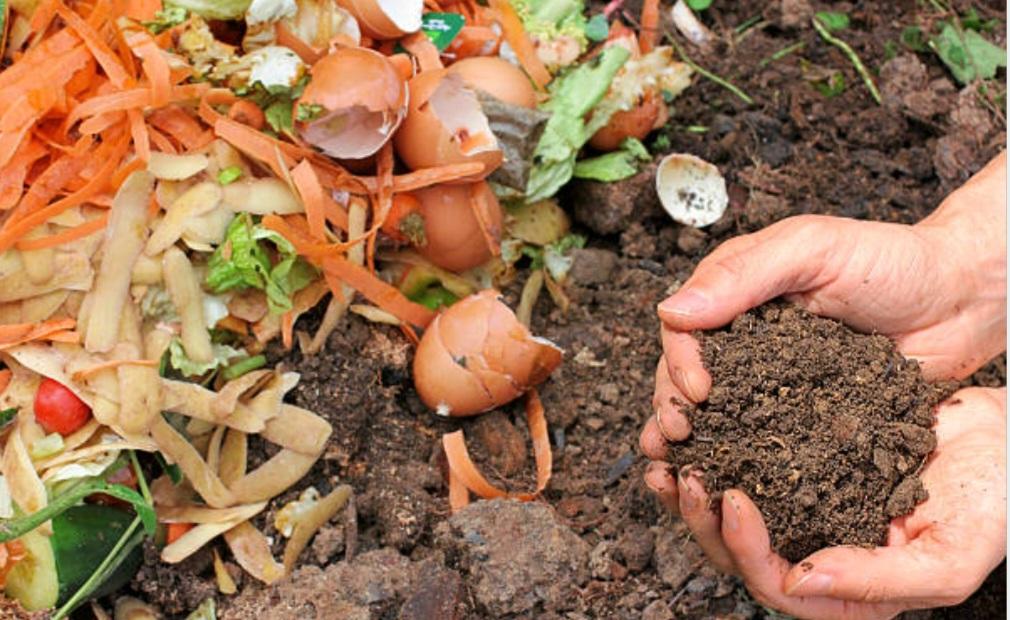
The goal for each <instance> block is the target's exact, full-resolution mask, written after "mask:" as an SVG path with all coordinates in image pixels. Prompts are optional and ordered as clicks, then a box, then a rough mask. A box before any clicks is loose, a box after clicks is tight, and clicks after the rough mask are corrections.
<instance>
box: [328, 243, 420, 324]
mask: <svg viewBox="0 0 1010 620" xmlns="http://www.w3.org/2000/svg"><path fill="white" fill-rule="evenodd" d="M322 268H323V272H324V273H325V274H326V275H327V276H328V277H327V283H328V284H329V285H330V289H331V290H333V291H336V290H338V289H339V288H340V286H339V284H340V283H341V282H342V283H344V284H347V285H348V286H350V287H351V288H353V289H354V290H356V291H358V292H359V293H361V294H362V295H363V296H364V297H365V299H367V300H368V301H370V302H372V303H373V304H375V305H376V306H378V307H379V308H382V309H383V310H385V311H386V312H388V313H390V314H392V315H393V316H395V317H396V318H398V319H400V320H401V321H404V322H406V323H410V324H411V325H416V326H418V327H425V326H427V325H428V323H430V322H431V320H432V319H433V318H435V313H434V312H432V311H431V310H429V309H428V308H426V307H425V306H422V305H421V304H417V303H414V302H412V301H410V300H409V299H407V298H406V297H404V295H403V293H401V292H400V290H399V289H398V288H396V287H395V286H391V285H389V284H387V283H386V282H383V281H382V280H380V279H379V278H378V276H376V275H375V274H373V273H371V272H369V271H368V270H367V269H365V268H364V267H359V266H358V265H355V264H354V263H352V262H350V261H348V260H345V259H343V258H340V257H337V256H332V257H329V258H325V259H323V261H322ZM334 279H335V280H336V282H334Z"/></svg>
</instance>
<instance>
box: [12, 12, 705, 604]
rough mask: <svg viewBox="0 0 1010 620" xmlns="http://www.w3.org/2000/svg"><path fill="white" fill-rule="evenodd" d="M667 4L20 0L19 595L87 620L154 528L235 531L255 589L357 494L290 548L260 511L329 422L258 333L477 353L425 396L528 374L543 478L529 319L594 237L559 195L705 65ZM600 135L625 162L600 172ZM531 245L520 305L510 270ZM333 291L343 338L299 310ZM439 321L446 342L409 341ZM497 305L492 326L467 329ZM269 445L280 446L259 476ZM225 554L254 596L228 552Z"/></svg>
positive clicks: (487, 321)
mask: <svg viewBox="0 0 1010 620" xmlns="http://www.w3.org/2000/svg"><path fill="white" fill-rule="evenodd" d="M645 4H646V10H645V11H644V13H643V25H644V26H645V28H644V29H643V31H642V32H643V36H642V37H641V39H639V37H638V35H636V33H635V32H633V31H632V30H630V29H629V28H628V27H627V26H624V25H623V24H622V23H621V22H620V21H619V20H613V21H611V22H608V21H607V19H606V17H603V19H602V24H601V20H600V19H598V18H599V17H601V16H595V17H594V18H593V19H587V18H586V16H585V15H584V14H583V7H582V5H581V3H579V2H571V1H565V2H559V1H557V0H548V1H545V2H531V1H525V0H513V1H512V2H508V1H505V0H491V2H490V3H489V5H488V6H483V5H480V4H478V3H476V2H473V1H466V0H464V1H459V2H451V1H445V2H435V1H433V0H429V1H428V2H424V3H422V2H420V1H419V0H416V1H410V2H401V3H384V2H376V1H375V0H371V1H369V0H346V1H344V2H340V3H338V2H335V1H326V0H311V1H310V0H306V1H299V2H293V1H290V0H289V1H266V2H263V1H255V2H248V1H244V2H243V1H238V2H234V1H224V2H215V3H205V2H192V1H190V0H186V1H176V2H171V3H167V2H166V3H164V4H162V2H160V1H157V0H144V1H139V2H133V1H128V0H94V1H77V2H73V1H69V2H68V1H65V0H39V1H37V2H32V1H31V0H25V1H23V2H13V3H11V4H10V5H5V7H4V11H5V13H4V23H3V27H4V34H5V38H4V44H5V48H4V49H3V54H4V59H5V60H6V61H7V62H8V63H9V64H8V65H7V68H6V69H4V70H3V71H2V72H0V360H2V362H3V368H2V369H0V384H2V385H0V388H2V389H0V408H2V411H0V422H2V427H0V441H2V443H3V455H2V458H0V469H2V474H3V477H2V479H0V520H2V521H0V543H2V547H0V566H2V570H0V575H2V577H3V578H4V580H5V582H6V583H5V589H6V592H7V594H8V595H9V596H11V597H13V598H15V599H17V600H18V601H19V602H20V603H21V604H22V605H23V606H24V607H25V608H27V609H53V608H58V609H57V610H56V612H55V616H54V617H56V618H61V617H65V616H66V615H67V614H68V613H69V612H70V611H72V610H73V609H74V608H75V607H77V606H78V605H80V604H81V603H83V602H85V601H86V600H88V599H89V598H92V597H95V596H98V595H101V594H103V593H107V592H109V591H112V590H114V589H115V588H116V587H117V586H118V585H121V584H122V583H124V582H125V580H127V579H128V578H129V576H130V574H131V573H132V571H133V570H135V569H136V565H137V562H138V561H139V549H140V545H141V543H142V542H143V540H144V539H145V537H148V536H153V537H155V539H156V540H157V541H158V542H159V544H161V545H162V551H161V553H162V558H163V560H165V561H167V562H178V561H181V560H182V559H184V558H186V557H188V556H189V555H191V554H192V553H194V552H195V551H197V550H198V549H200V548H201V547H202V546H204V545H205V544H207V543H208V542H210V541H211V540H213V539H215V538H216V537H217V536H219V535H223V537H224V539H225V542H226V544H227V545H228V547H229V549H230V551H231V553H232V554H233V556H234V558H235V560H236V562H237V563H238V564H239V565H241V566H242V567H243V568H244V569H245V570H246V571H247V572H248V573H249V574H251V575H252V576H254V577H255V578H257V579H259V580H260V581H263V582H265V583H272V582H274V581H276V580H277V579H280V578H281V577H283V576H284V575H285V574H287V573H288V572H289V571H290V570H291V569H292V567H293V566H294V563H295V561H296V560H297V557H298V554H299V553H300V551H301V550H302V549H303V548H304V547H305V545H306V544H307V543H308V541H309V539H310V538H311V536H312V534H313V533H314V532H315V530H316V529H318V528H319V527H320V526H321V525H322V524H324V523H325V522H326V521H327V520H328V519H329V518H330V517H331V516H332V515H333V514H335V513H336V511H338V510H339V509H340V507H341V506H342V505H343V503H344V502H345V501H346V500H347V497H348V494H349V488H348V487H346V486H341V487H338V488H337V489H335V490H334V491H333V492H332V493H330V494H329V495H327V496H325V497H319V494H318V493H316V492H315V490H314V489H312V488H309V489H307V490H306V491H305V492H304V493H303V494H302V496H301V497H300V498H299V499H298V500H296V501H295V502H291V503H290V504H288V505H286V506H284V507H283V508H281V509H280V510H279V511H277V519H276V522H275V524H274V525H275V526H276V528H277V530H278V531H279V532H281V533H282V535H284V536H286V537H288V543H287V546H286V549H285V552H284V557H283V558H282V561H281V562H278V561H277V560H275V559H274V558H273V557H272V556H271V554H270V546H269V544H268V541H267V538H266V537H265V536H264V534H263V533H262V532H261V531H259V530H258V529H256V527H254V526H253V525H252V523H251V521H250V519H252V518H253V517H255V516H256V515H258V514H260V513H261V512H263V511H264V509H265V508H266V506H267V503H268V502H269V501H270V500H271V499H272V498H274V497H276V496H277V495H279V494H280V493H282V492H284V491H285V490H287V489H289V488H290V487H292V486H293V485H294V484H295V483H297V482H298V480H299V479H300V478H301V477H302V476H304V474H305V473H306V472H308V470H309V469H310V468H311V467H312V465H313V464H314V463H315V462H316V460H317V459H318V458H319V456H320V455H321V454H322V452H323V450H324V446H325V444H326V441H327V439H328V437H329V435H330V432H331V430H332V429H331V427H330V425H329V423H327V422H326V421H325V420H324V419H323V418H321V417H319V416H318V415H316V413H314V412H311V411H307V410H305V409H302V408H298V407H295V406H292V405H290V404H286V403H284V402H283V400H284V396H285V394H286V393H288V392H289V391H290V390H291V389H292V388H293V387H294V386H295V385H296V384H297V382H298V375H297V373H292V372H286V371H284V369H283V368H278V369H275V370H270V369H267V368H264V366H265V365H266V358H265V357H264V356H263V355H262V351H263V349H264V347H265V346H266V344H267V343H268V342H270V341H271V340H273V339H275V338H280V339H281V341H282V343H283V345H284V346H285V347H286V348H291V347H293V346H295V343H296V342H297V343H298V346H299V347H300V348H301V350H302V351H303V352H304V353H306V354H311V353H313V352H316V351H319V350H320V349H321V348H322V347H323V346H324V345H325V343H326V340H327V336H328V335H329V333H331V332H332V330H333V329H335V327H336V326H337V324H338V322H339V320H340V319H341V317H342V316H343V315H344V314H345V313H346V312H347V311H352V312H356V313H358V314H360V315H362V316H364V317H365V318H367V319H369V320H372V321H379V322H385V323H390V324H394V325H398V326H399V327H400V328H401V329H402V330H403V331H404V333H405V334H406V335H407V337H408V338H410V339H411V340H413V341H414V342H419V343H421V345H422V348H423V349H424V350H426V351H430V352H432V353H430V355H433V356H435V357H436V358H439V356H441V357H440V358H439V359H443V360H449V362H450V363H451V364H455V365H456V366H460V367H461V368H462V370H460V368H456V370H455V371H456V372H463V371H465V373H466V378H463V379H461V381H462V382H463V383H466V384H467V385H469V389H471V390H472V394H471V395H470V396H467V395H465V394H464V395H460V394H459V393H442V392H441V391H440V389H441V388H440V387H439V386H437V385H436V386H420V385H419V386H418V387H419V391H422V392H423V393H425V394H428V396H429V399H428V400H429V401H430V404H431V405H432V407H433V409H436V410H438V412H440V413H444V414H448V415H472V414H475V413H479V412H481V411H484V410H487V409H489V408H492V407H494V406H499V405H501V404H504V403H505V402H508V401H509V400H512V399H514V398H516V397H518V396H520V395H523V394H527V403H528V407H527V410H528V413H529V419H530V424H531V430H532V431H534V432H533V433H531V434H532V435H533V436H534V448H535V452H536V456H537V463H538V485H537V487H538V488H537V490H536V492H534V493H528V494H523V495H520V496H519V497H521V498H522V499H530V498H532V497H534V496H535V494H536V493H537V492H539V491H540V490H542V489H543V487H544V485H545V484H546V482H547V478H548V477H549V464H550V452H549V443H548V442H547V441H546V436H547V434H546V425H545V422H544V420H543V410H542V407H540V405H539V399H538V398H537V396H536V392H535V391H534V390H532V389H531V388H532V387H533V386H534V385H536V384H537V383H539V382H540V381H543V380H544V379H545V378H546V376H547V375H548V374H549V373H550V372H551V370H553V368H554V367H555V366H557V364H558V363H560V352H559V351H557V350H556V348H553V347H552V346H550V345H549V343H544V342H542V341H540V340H539V339H536V338H534V337H533V336H532V335H531V334H530V333H529V331H528V330H526V329H525V325H528V322H529V314H530V312H531V309H532V305H533V302H534V301H535V299H536V296H537V294H538V293H539V291H540V288H541V287H545V288H547V290H548V292H549V293H550V294H551V296H552V297H553V298H554V299H555V301H557V302H558V303H559V304H561V305H565V304H567V297H566V296H565V293H564V289H563V284H564V279H565V276H566V273H567V269H568V266H569V264H570V259H568V258H567V256H566V255H565V254H566V252H567V251H568V250H569V249H570V248H572V247H576V246H578V245H579V244H580V243H581V242H582V240H581V239H580V238H578V237H577V236H574V235H571V234H570V233H569V230H568V226H569V225H568V220H567V217H566V216H565V214H564V212H563V211H562V210H561V209H560V208H558V206H557V204H556V203H555V202H554V201H553V200H551V197H552V196H553V195H554V194H555V193H556V192H557V191H558V189H559V188H560V187H562V186H563V185H564V184H565V183H567V182H568V181H569V180H570V179H571V178H573V176H581V177H584V178H594V179H598V180H616V179H619V178H624V177H626V176H629V175H630V174H634V172H635V169H636V163H635V162H636V161H637V160H639V159H642V158H647V157H648V153H647V152H646V151H645V149H644V147H643V146H642V144H641V142H640V141H639V140H640V139H641V138H644V136H645V135H646V134H647V133H648V132H649V131H651V130H652V129H654V128H656V127H658V126H660V125H662V124H663V123H664V122H665V121H666V118H667V108H666V101H667V100H669V99H671V98H672V97H674V96H676V94H677V93H678V92H680V90H682V89H683V88H685V87H686V86H687V85H688V83H689V73H690V72H689V70H688V69H687V68H686V66H684V65H683V64H681V63H678V62H675V61H674V60H673V58H672V50H671V49H670V48H664V47H656V46H655V44H654V41H655V38H656V37H655V25H656V20H657V15H656V3H655V2H646V3H645ZM393 5H395V6H393ZM650 24H651V25H650ZM591 43H595V45H591ZM586 144H591V145H592V146H593V147H594V148H596V149H597V150H598V151H601V152H606V151H609V152H606V153H605V154H602V155H599V156H596V157H589V158H586V159H581V160H578V161H577V158H578V157H579V156H580V155H581V154H582V147H583V146H584V145H586ZM524 258H525V259H528V260H529V261H530V262H529V265H530V267H531V268H532V274H531V276H530V278H529V280H528V281H527V285H526V287H525V289H524V294H523V302H522V303H521V304H520V308H519V311H518V315H519V316H518V319H517V318H516V316H515V315H513V314H512V312H511V310H510V309H508V308H507V307H506V306H504V304H502V303H501V302H500V301H499V300H498V299H497V297H496V295H495V294H494V293H493V291H492V289H493V288H494V287H497V286H501V285H502V284H503V283H506V282H508V281H509V280H510V279H512V278H514V277H515V276H516V273H517V269H516V265H517V263H518V262H519V261H520V260H521V259H524ZM356 294H358V295H361V296H362V297H363V298H364V299H365V300H367V302H369V303H360V304H356V303H354V297H355V295H356ZM464 298H466V299H465V301H467V302H468V303H467V304H463V303H462V302H460V300H463V299H464ZM327 300H328V301H327ZM457 302H460V303H458V304H457ZM322 303H325V304H326V308H325V312H324V314H323V320H322V324H321V325H320V327H319V329H318V331H317V332H316V333H315V334H308V333H305V332H304V331H302V330H298V329H297V328H296V327H297V321H298V318H299V317H300V316H301V315H302V314H304V313H305V312H306V311H308V310H309V309H311V308H313V307H315V306H317V305H319V304H322ZM443 308H449V309H450V310H455V312H449V311H446V312H444V313H441V314H439V312H440V311H441V310H442V309H443ZM443 319H444V320H443ZM433 321H441V322H440V323H439V324H438V326H437V329H436V328H435V327H436V326H435V325H433V329H429V330H427V331H425V332H424V336H425V338H426V339H427V340H428V341H429V342H431V341H433V340H434V339H435V338H436V336H435V335H437V337H438V338H439V342H438V343H437V346H428V347H424V341H423V340H422V339H421V338H419V337H418V336H417V334H416V331H415V330H417V329H424V328H426V327H428V326H429V324H431V323H432V322H433ZM475 321H476V322H477V323H480V324H483V325H484V326H485V327H484V329H483V331H481V332H480V333H481V334H483V336H484V337H483V339H480V338H476V339H473V340H472V341H468V340H466V338H463V339H462V340H461V339H454V336H453V334H456V335H460V334H462V335H464V336H465V335H466V334H470V333H472V330H471V329H470V328H471V327H472V326H473V325H474V324H475V323H474V322H475ZM454 325H455V326H454ZM433 334H435V335H433ZM440 347H441V348H440ZM515 351H520V352H521V353H522V355H519V356H514V355H512V352H515ZM418 357H419V358H420V360H416V361H415V371H416V370H417V369H418V368H419V366H418V364H420V368H422V369H424V368H426V367H427V366H426V362H424V360H425V359H428V358H427V357H423V358H422V357H421V356H420V355H419V356H418ZM460 360H465V361H466V362H467V364H466V365H465V366H461V362H460ZM482 365H483V366H482ZM453 368H455V366H454V367H453ZM416 374H417V373H416V372H415V375H416ZM422 374H423V372H422ZM430 374H432V373H429V375H430ZM474 394H476V396H473V395H474ZM450 403H451V405H450ZM250 435H259V436H260V437H262V438H263V439H265V440H267V441H268V442H270V443H273V444H276V445H277V446H279V447H280V450H279V451H278V452H276V454H275V455H274V456H273V457H271V458H270V459H269V460H267V461H266V462H265V463H264V464H262V465H261V466H260V467H258V468H257V469H255V470H253V471H246V469H247V459H246V451H247V445H248V441H249V438H250ZM445 445H446V452H447V455H448V456H449V461H450V465H451V469H452V473H451V475H450V495H451V502H452V505H453V506H454V507H458V506H461V505H463V504H464V503H465V502H466V501H467V497H468V494H469V492H470V491H473V492H475V493H477V494H478V495H480V496H483V497H492V496H501V495H504V492H502V491H500V490H498V489H495V488H494V487H492V486H491V485H489V484H487V482H486V481H485V480H484V479H483V478H482V477H481V476H480V474H479V472H477V471H476V468H474V467H473V464H472V462H470V461H469V458H468V457H467V456H466V450H465V447H464V446H463V445H462V435H461V434H458V433H454V434H452V435H451V436H446V438H445ZM142 463H143V465H142ZM151 471H155V472H158V475H157V477H155V478H154V479H152V480H150V481H148V480H147V476H146V475H145V472H147V473H148V474H149V473H150V472H151ZM214 566H215V571H216V574H217V576H218V585H219V589H220V590H221V591H222V592H229V591H234V588H235V586H234V583H233V582H232V581H231V578H230V576H229V575H228V573H227V571H226V570H225V569H224V565H223V563H222V562H221V560H220V558H219V557H218V556H217V555H216V551H215V563H214ZM57 567H59V570H57Z"/></svg>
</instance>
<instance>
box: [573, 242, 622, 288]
mask: <svg viewBox="0 0 1010 620" xmlns="http://www.w3.org/2000/svg"><path fill="white" fill-rule="evenodd" d="M570 256H571V259H572V266H571V268H570V269H569V270H568V278H569V279H570V280H571V282H572V283H573V284H576V285H578V286H594V285H599V284H606V283H607V282H609V281H610V278H611V276H613V274H614V269H616V268H617V254H614V253H613V252H611V251H609V250H600V249H597V248H577V249H574V250H572V251H571V254H570Z"/></svg>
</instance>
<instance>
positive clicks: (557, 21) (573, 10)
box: [511, 0, 588, 66]
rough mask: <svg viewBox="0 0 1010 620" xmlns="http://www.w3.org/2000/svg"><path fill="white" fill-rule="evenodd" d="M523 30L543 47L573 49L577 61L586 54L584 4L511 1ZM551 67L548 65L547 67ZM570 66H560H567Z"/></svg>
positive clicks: (575, 1) (576, 1)
mask: <svg viewBox="0 0 1010 620" xmlns="http://www.w3.org/2000/svg"><path fill="white" fill-rule="evenodd" d="M511 3H512V6H513V7H515V10H516V13H518V14H519V18H520V19H522V22H523V27H524V28H525V29H526V32H527V33H529V35H530V36H532V37H533V38H534V39H537V40H538V41H540V43H541V44H542V45H544V44H546V45H551V46H558V47H566V46H571V47H572V48H573V49H575V50H577V51H576V53H575V54H574V56H573V57H572V58H571V60H572V61H574V60H575V59H576V58H577V57H578V56H579V55H580V54H581V53H582V52H584V51H586V45H587V44H588V42H587V36H586V26H587V22H586V17H585V15H584V14H583V12H584V10H585V3H584V2H583V0H511ZM548 64H549V63H548ZM565 64H569V63H563V62H562V63H559V65H560V66H564V65H565Z"/></svg>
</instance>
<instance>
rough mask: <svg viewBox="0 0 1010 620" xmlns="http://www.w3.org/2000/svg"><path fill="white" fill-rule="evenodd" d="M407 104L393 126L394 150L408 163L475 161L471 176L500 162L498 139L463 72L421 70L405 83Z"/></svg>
mask: <svg viewBox="0 0 1010 620" xmlns="http://www.w3.org/2000/svg"><path fill="white" fill-rule="evenodd" d="M407 88H408V90H409V92H410V106H409V109H408V111H407V118H406V119H405V120H404V121H403V125H402V126H401V127H400V129H399V131H397V132H396V137H395V138H394V142H393V143H394V144H395V145H396V152H397V154H398V155H399V156H400V159H401V160H403V163H405V164H406V165H407V166H408V167H409V168H410V169H412V170H418V169H420V168H430V167H435V166H444V165H447V164H460V163H468V162H480V163H481V164H483V165H484V169H483V170H482V171H481V172H480V173H478V174H476V175H475V176H474V177H472V178H467V179H462V180H461V182H467V181H476V180H479V179H483V178H484V177H486V176H487V175H489V174H491V172H493V171H494V170H495V168H497V167H498V166H499V165H501V162H502V152H501V149H500V148H499V147H498V140H497V138H495V136H494V134H493V133H492V132H491V127H490V126H489V124H488V120H487V117H486V116H484V112H483V111H481V108H480V103H479V102H478V100H477V95H476V94H475V93H474V92H473V91H472V90H471V89H470V88H468V87H466V85H465V83H464V81H463V77H462V76H461V75H459V74H456V73H449V70H448V69H436V70H431V71H424V72H423V73H419V74H418V75H416V76H414V77H413V78H411V80H410V82H408V83H407Z"/></svg>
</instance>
